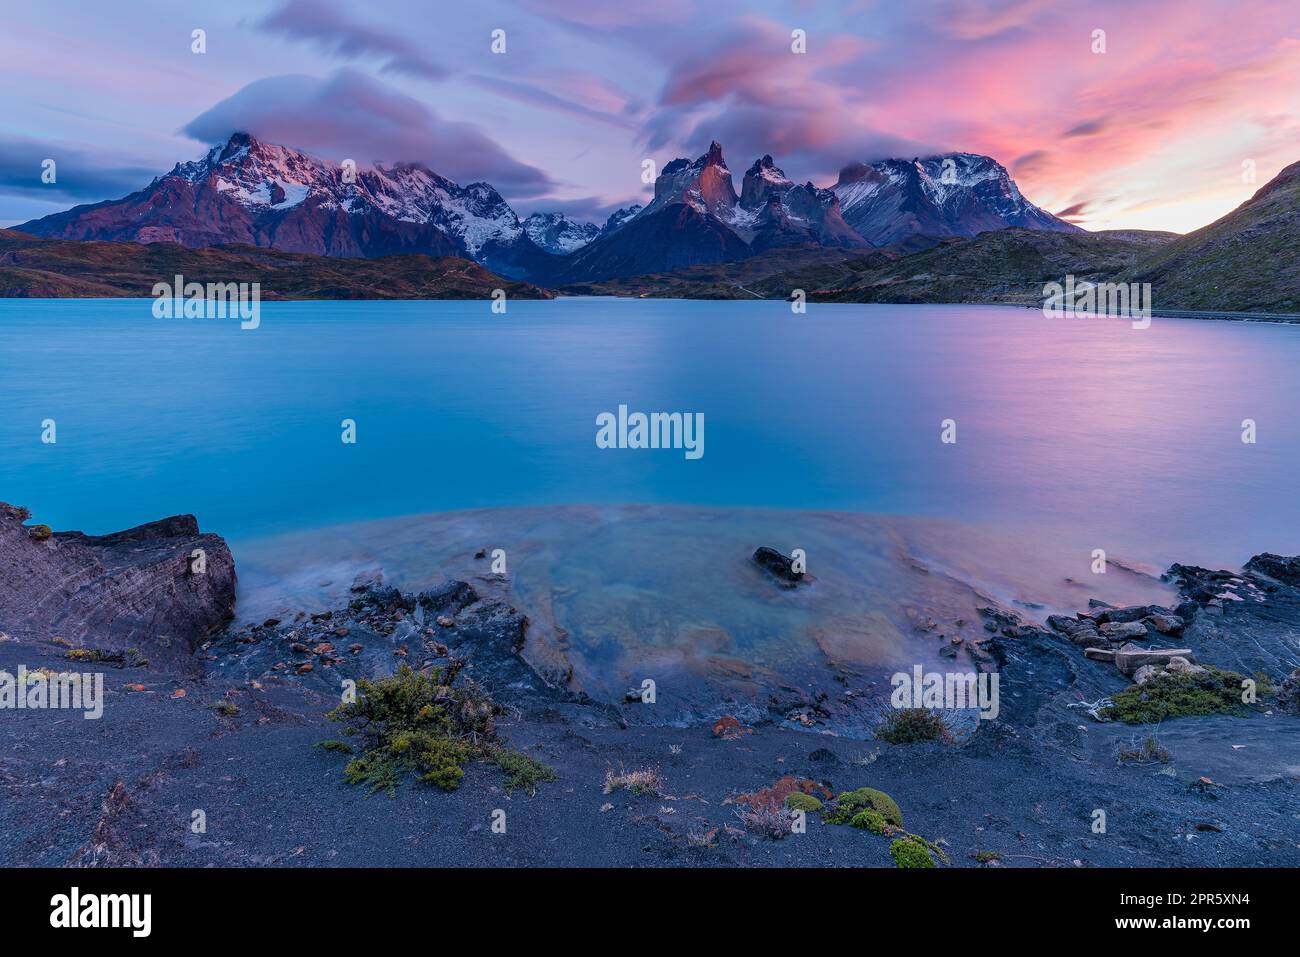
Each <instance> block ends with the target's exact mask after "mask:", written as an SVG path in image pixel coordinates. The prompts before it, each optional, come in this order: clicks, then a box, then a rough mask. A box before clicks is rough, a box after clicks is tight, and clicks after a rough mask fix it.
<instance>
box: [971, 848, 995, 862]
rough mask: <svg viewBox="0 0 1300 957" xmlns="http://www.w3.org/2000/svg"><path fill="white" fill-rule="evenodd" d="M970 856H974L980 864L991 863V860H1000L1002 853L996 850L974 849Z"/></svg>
mask: <svg viewBox="0 0 1300 957" xmlns="http://www.w3.org/2000/svg"><path fill="white" fill-rule="evenodd" d="M971 857H972V858H974V859H975V860H977V861H979V862H980V863H981V864H991V863H992V862H993V861H1000V860H1002V855H1001V854H999V853H998V852H997V851H978V850H977V851H975V852H974V853H973V854H971Z"/></svg>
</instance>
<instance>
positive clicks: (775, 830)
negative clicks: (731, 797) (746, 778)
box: [736, 804, 792, 841]
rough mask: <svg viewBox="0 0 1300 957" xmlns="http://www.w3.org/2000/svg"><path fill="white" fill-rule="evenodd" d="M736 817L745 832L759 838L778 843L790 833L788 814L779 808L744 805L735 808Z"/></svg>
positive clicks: (764, 805) (790, 822)
mask: <svg viewBox="0 0 1300 957" xmlns="http://www.w3.org/2000/svg"><path fill="white" fill-rule="evenodd" d="M736 817H737V818H739V819H740V823H741V824H743V825H745V830H747V831H750V832H752V833H754V834H758V835H760V836H761V837H767V838H771V839H772V840H774V841H779V840H781V839H782V838H784V837H786V836H787V835H789V834H790V833H791V824H792V820H791V817H790V812H789V811H787V810H785V809H784V808H780V807H772V806H770V805H766V804H762V805H758V806H753V805H744V806H742V807H738V808H736Z"/></svg>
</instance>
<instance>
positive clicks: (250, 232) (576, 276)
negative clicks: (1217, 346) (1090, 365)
mask: <svg viewBox="0 0 1300 957" xmlns="http://www.w3.org/2000/svg"><path fill="white" fill-rule="evenodd" d="M15 229H16V230H17V231H15V232H12V233H8V234H6V236H5V237H4V239H5V241H4V242H3V243H0V294H3V295H37V294H41V293H40V291H41V290H45V291H46V292H47V293H48V294H50V295H76V294H85V295H101V294H102V295H113V294H117V295H130V294H136V293H135V292H133V290H136V289H137V288H138V287H139V286H140V285H141V283H142V282H143V279H144V278H147V277H148V275H150V270H151V269H153V268H154V267H155V266H158V265H160V264H161V263H162V262H163V261H164V260H167V261H172V260H175V261H177V262H180V261H186V262H189V263H190V266H191V267H193V268H196V269H200V270H206V271H207V272H208V273H209V274H212V275H213V278H214V279H219V278H221V277H220V276H219V275H216V274H215V273H213V270H216V269H218V268H219V267H220V268H226V267H229V268H235V267H236V266H238V264H240V263H243V264H249V263H253V262H255V261H256V257H257V252H256V251H257V250H258V249H263V250H265V249H267V248H268V247H269V248H270V249H272V250H275V251H278V254H282V255H283V256H293V255H296V256H298V257H300V258H299V259H298V260H292V261H291V260H289V259H284V258H281V259H277V260H276V261H275V262H274V263H273V264H272V266H273V268H271V266H268V268H269V269H270V271H269V272H266V273H265V274H266V276H267V278H268V279H275V280H276V281H278V282H281V283H283V284H286V285H285V288H284V290H283V295H285V296H290V297H303V298H311V297H317V296H325V297H328V296H330V295H331V294H332V291H333V292H337V294H338V295H339V296H341V297H358V296H370V297H374V298H385V297H387V296H388V295H389V293H387V292H384V291H383V289H382V288H381V286H380V284H382V283H384V282H387V281H390V280H391V281H392V282H394V283H395V287H394V288H395V290H396V291H395V292H394V293H392V294H393V295H398V296H418V297H425V298H436V297H438V296H440V295H454V294H455V293H456V292H457V291H461V292H466V293H468V292H469V291H471V290H481V289H484V288H488V289H490V288H496V287H498V286H499V287H502V288H506V287H509V288H511V289H515V290H517V291H518V293H519V294H521V295H547V294H548V293H546V292H544V291H543V290H540V289H538V288H537V287H539V286H540V287H547V288H549V289H560V290H561V291H565V292H569V293H576V294H583V293H588V294H590V293H599V294H615V295H639V296H647V295H648V296H682V297H703V298H727V297H733V296H734V297H759V298H768V297H780V298H784V297H786V296H788V295H789V294H790V290H792V289H796V288H798V289H804V290H806V291H807V293H808V295H809V297H810V298H811V299H814V300H819V299H820V300H833V301H855V302H1026V303H1028V302H1033V301H1035V300H1038V299H1041V288H1042V284H1043V283H1044V282H1047V281H1059V280H1060V279H1061V277H1062V276H1063V275H1064V274H1066V273H1073V274H1074V275H1076V276H1077V277H1079V278H1090V279H1093V280H1097V281H1106V280H1112V281H1124V282H1150V283H1151V284H1152V286H1153V289H1154V296H1155V302H1156V304H1157V306H1159V307H1163V308H1177V309H1203V310H1232V311H1251V312H1275V313H1291V312H1298V311H1300V278H1297V277H1300V253H1298V252H1297V250H1298V249H1300V163H1297V164H1293V165H1292V166H1289V167H1287V168H1286V169H1284V170H1283V171H1282V172H1281V173H1279V174H1278V176H1277V177H1275V178H1274V179H1273V180H1272V181H1270V182H1269V183H1267V184H1266V185H1264V186H1263V187H1262V188H1260V189H1259V191H1258V192H1256V193H1255V195H1254V196H1253V197H1252V198H1251V199H1250V200H1248V201H1247V202H1245V203H1243V204H1242V205H1241V206H1240V207H1238V208H1237V209H1236V210H1234V211H1232V212H1231V213H1229V214H1227V215H1226V216H1224V217H1222V218H1221V219H1219V220H1217V221H1216V222H1214V223H1211V224H1210V225H1208V226H1206V227H1203V228H1202V229H1199V230H1196V231H1195V232H1192V233H1189V234H1187V235H1186V236H1178V235H1176V234H1173V233H1161V232H1154V231H1144V230H1124V231H1118V230H1112V231H1103V232H1087V231H1085V230H1081V229H1079V228H1078V227H1077V226H1074V225H1072V224H1070V223H1068V222H1065V221H1064V220H1062V219H1060V218H1058V217H1056V216H1053V215H1052V214H1050V213H1048V212H1046V211H1045V210H1043V209H1041V208H1039V207H1037V206H1035V205H1034V204H1033V203H1031V202H1029V201H1028V200H1027V199H1026V198H1025V197H1024V196H1023V194H1022V193H1021V192H1020V190H1019V188H1018V187H1017V186H1016V184H1015V182H1014V181H1013V180H1012V179H1011V177H1010V175H1009V174H1008V172H1007V170H1006V169H1005V168H1004V167H1002V166H1001V165H1000V164H999V163H997V162H996V161H995V160H993V159H992V158H990V157H987V156H980V155H977V154H973V153H949V154H942V155H939V156H929V157H918V158H915V159H912V160H899V159H890V160H882V161H879V162H873V163H853V164H850V165H848V166H846V167H845V168H844V169H843V170H842V171H841V173H840V176H839V179H838V181H837V182H836V183H835V184H834V185H833V186H831V187H830V188H821V187H818V186H815V185H814V184H812V183H796V182H794V181H792V180H791V179H790V178H788V177H787V176H786V175H785V173H784V172H783V171H782V170H781V168H780V167H778V166H777V165H776V162H775V161H774V160H773V158H772V157H771V156H762V157H759V158H758V159H756V160H755V161H754V162H753V163H752V164H751V165H750V166H749V167H748V169H747V170H746V172H745V174H744V176H743V177H742V178H741V182H740V188H739V190H737V188H736V186H735V183H734V181H733V177H732V173H731V170H730V168H729V167H728V166H727V163H726V161H725V159H724V157H723V152H722V147H721V146H720V145H719V144H718V143H716V142H715V143H712V144H710V146H709V148H708V150H706V151H705V152H704V153H703V154H702V155H701V156H699V157H697V158H696V159H695V160H688V159H676V160H673V161H672V162H670V163H668V164H666V165H665V166H664V167H663V169H662V170H661V171H660V173H659V175H658V177H657V178H656V180H655V184H654V198H653V199H652V200H651V201H650V202H649V203H648V204H646V205H645V207H644V208H643V207H641V206H639V205H633V206H629V207H626V208H624V209H619V210H617V211H616V212H614V213H613V214H612V215H610V216H609V218H608V219H607V221H606V222H605V223H604V224H603V225H597V224H595V223H587V222H582V221H578V220H575V219H572V218H570V217H568V216H566V215H565V214H564V213H563V212H560V211H555V212H548V213H534V214H533V215H531V216H529V217H527V218H526V219H520V217H519V216H518V215H517V214H516V212H515V211H514V209H513V208H512V207H511V206H510V204H509V203H507V202H506V200H505V199H504V198H503V197H502V196H501V195H500V193H498V192H497V191H496V190H495V189H494V188H493V187H492V186H491V185H489V184H487V183H482V182H475V183H470V184H469V185H468V186H461V185H459V184H457V183H455V182H453V181H451V180H449V179H447V178H446V177H444V176H441V175H439V174H438V173H436V172H434V171H432V170H430V169H428V168H427V167H425V166H423V165H420V164H417V163H396V164H375V165H373V166H371V167H367V168H364V169H357V170H355V175H354V176H353V175H349V171H346V170H344V169H342V168H340V167H338V166H335V165H332V164H329V163H326V162H325V161H323V160H321V159H318V158H316V157H314V156H311V155H310V154H307V153H304V152H302V151H300V150H295V149H291V148H288V147H284V146H277V145H274V144H268V143H263V142H260V141H259V140H257V139H255V138H254V137H252V136H249V135H247V134H244V133H238V134H235V135H234V136H232V137H230V139H229V140H228V141H227V142H226V143H225V144H223V145H221V146H217V147H214V148H213V149H211V150H210V151H208V152H207V153H206V154H205V155H204V156H203V157H201V158H200V159H198V160H195V161H193V162H187V163H180V164H178V165H177V166H176V167H174V168H173V169H172V170H171V171H170V172H169V173H167V174H166V175H164V176H160V177H158V178H156V179H155V180H154V181H153V182H152V183H150V184H149V185H148V186H146V187H145V188H144V189H142V190H140V191H138V192H135V193H132V194H131V195H129V196H126V197H124V198H123V199H120V200H112V201H108V202H102V203H96V204H92V205H87V206H78V207H75V208H73V209H70V210H67V211H66V212H62V213H56V214H54V215H52V216H46V217H44V218H42V219H38V220H33V221H32V222H29V223H25V224H23V225H22V226H18V227H15ZM23 237H26V238H23ZM32 237H41V238H44V239H47V240H57V241H60V242H58V243H55V244H48V243H47V244H39V243H37V242H36V241H35V240H33V239H32ZM78 243H83V244H84V247H82V246H78V245H77V244H78ZM140 244H147V245H145V246H144V247H143V248H144V249H146V250H155V247H157V248H158V249H159V250H162V251H158V252H150V253H149V254H148V255H143V254H136V253H134V252H132V251H131V249H130V248H114V247H132V246H134V247H137V248H139V247H140ZM208 247H220V248H221V249H222V250H226V251H227V252H228V253H229V257H228V258H225V259H223V258H221V257H209V258H208V259H206V260H204V259H200V260H193V259H188V260H187V259H186V258H185V255H184V254H183V251H184V250H185V249H189V250H197V251H201V250H203V249H206V248H208ZM168 250H170V251H168ZM264 255H267V254H264ZM356 258H361V259H368V260H382V261H383V263H382V264H381V265H377V266H376V267H375V268H370V267H366V268H364V269H360V271H359V272H358V274H357V278H356V279H355V280H351V279H349V278H347V276H348V273H349V270H348V269H346V268H343V269H340V268H336V267H335V266H334V265H332V264H331V263H333V262H337V261H338V260H339V259H356ZM466 260H468V261H470V263H471V264H477V266H478V267H482V269H481V270H480V271H478V272H475V271H473V270H468V269H466V268H462V267H458V266H455V265H454V264H455V263H456V262H463V261H466ZM390 261H391V262H390ZM268 262H269V261H268ZM123 264H125V265H123ZM339 265H340V266H341V265H342V264H341V263H340V264H339ZM241 268H242V267H241ZM248 268H253V267H252V266H248ZM259 268H260V267H259ZM97 270H98V271H97ZM420 270H426V271H428V270H432V272H426V273H425V274H421V272H420ZM390 272H391V275H390ZM259 274H261V273H259ZM306 274H311V275H306ZM421 275H423V276H424V278H423V279H421V278H419V277H420V276H421ZM313 276H314V277H316V278H312V277H313ZM290 277H297V278H296V279H292V280H291V278H290ZM502 277H507V278H504V279H503V278H502ZM118 280H120V281H118ZM524 282H527V283H531V284H535V285H525V284H523V283H524ZM493 284H495V285H493ZM77 290H81V292H80V293H78V292H77ZM512 294H513V293H512Z"/></svg>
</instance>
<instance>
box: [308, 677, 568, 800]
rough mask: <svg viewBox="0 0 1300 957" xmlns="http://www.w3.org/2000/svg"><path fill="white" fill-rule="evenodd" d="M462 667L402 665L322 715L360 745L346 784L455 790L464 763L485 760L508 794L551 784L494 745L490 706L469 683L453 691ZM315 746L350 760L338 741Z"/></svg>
mask: <svg viewBox="0 0 1300 957" xmlns="http://www.w3.org/2000/svg"><path fill="white" fill-rule="evenodd" d="M462 667H463V664H462V663H459V662H455V663H453V664H451V665H450V666H448V667H447V668H445V669H443V668H434V669H431V670H430V671H429V673H428V674H424V673H421V672H417V671H414V670H412V669H411V667H410V666H409V665H402V666H401V667H399V668H398V669H397V672H396V673H395V674H393V675H392V676H390V677H387V678H380V679H377V680H374V681H371V680H369V679H367V678H362V679H361V680H360V681H359V682H358V683H357V700H356V701H352V702H346V703H344V704H341V705H339V706H338V707H337V708H335V709H334V710H333V711H331V712H329V714H328V715H327V717H329V718H330V719H331V720H334V721H338V722H341V723H343V725H344V728H343V730H344V733H345V734H348V735H351V736H353V737H355V738H357V739H358V740H359V747H360V754H357V755H356V756H355V757H353V758H352V760H350V761H349V762H348V763H347V766H346V767H344V769H343V777H344V780H346V781H347V782H348V783H349V784H358V785H362V786H364V787H365V788H366V789H367V791H368V793H369V794H375V793H376V792H378V791H386V792H387V793H388V795H389V796H390V797H391V796H393V794H395V793H396V790H397V785H398V784H400V783H401V780H402V777H403V775H404V774H407V773H411V774H414V775H415V776H416V779H417V780H419V781H422V782H424V783H425V784H431V785H433V786H434V787H437V788H441V789H442V790H444V791H454V790H456V788H458V787H460V782H461V780H462V779H463V778H464V777H465V767H464V766H465V765H466V764H467V763H469V762H470V761H492V762H493V763H495V764H496V765H497V766H498V767H500V768H501V769H502V770H503V771H505V772H506V786H507V789H513V788H515V787H526V788H528V789H529V790H530V791H532V790H535V788H536V785H537V783H538V782H539V781H550V780H554V778H555V775H554V772H552V771H551V770H550V769H549V768H547V767H545V766H544V765H542V764H540V763H539V762H535V761H533V760H532V759H531V758H528V757H526V756H524V755H519V754H515V753H514V752H511V751H506V750H505V749H503V748H501V747H499V746H497V745H496V743H495V730H494V719H495V716H496V711H497V709H496V706H495V705H494V704H493V703H492V701H491V700H490V699H489V698H488V697H487V696H486V695H484V694H483V693H482V692H480V691H479V690H478V688H477V687H476V686H474V685H473V684H472V683H468V682H467V683H466V684H465V685H462V686H455V684H454V683H455V681H456V678H457V676H458V675H459V672H460V670H461V668H462ZM319 747H321V748H324V749H326V750H330V751H341V752H344V753H346V754H355V750H354V749H353V747H352V745H350V744H349V743H348V742H345V741H322V742H320V744H319Z"/></svg>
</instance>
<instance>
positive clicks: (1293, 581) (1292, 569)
mask: <svg viewBox="0 0 1300 957" xmlns="http://www.w3.org/2000/svg"><path fill="white" fill-rule="evenodd" d="M1246 571H1248V572H1254V573H1256V574H1258V575H1266V576H1268V577H1269V578H1272V579H1274V580H1276V581H1280V582H1281V583H1282V584H1284V585H1292V586H1300V556H1294V555H1293V556H1290V557H1287V556H1284V555H1274V554H1272V553H1270V552H1263V553H1262V554H1259V555H1256V556H1255V557H1254V558H1252V559H1251V560H1250V561H1248V562H1246Z"/></svg>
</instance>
